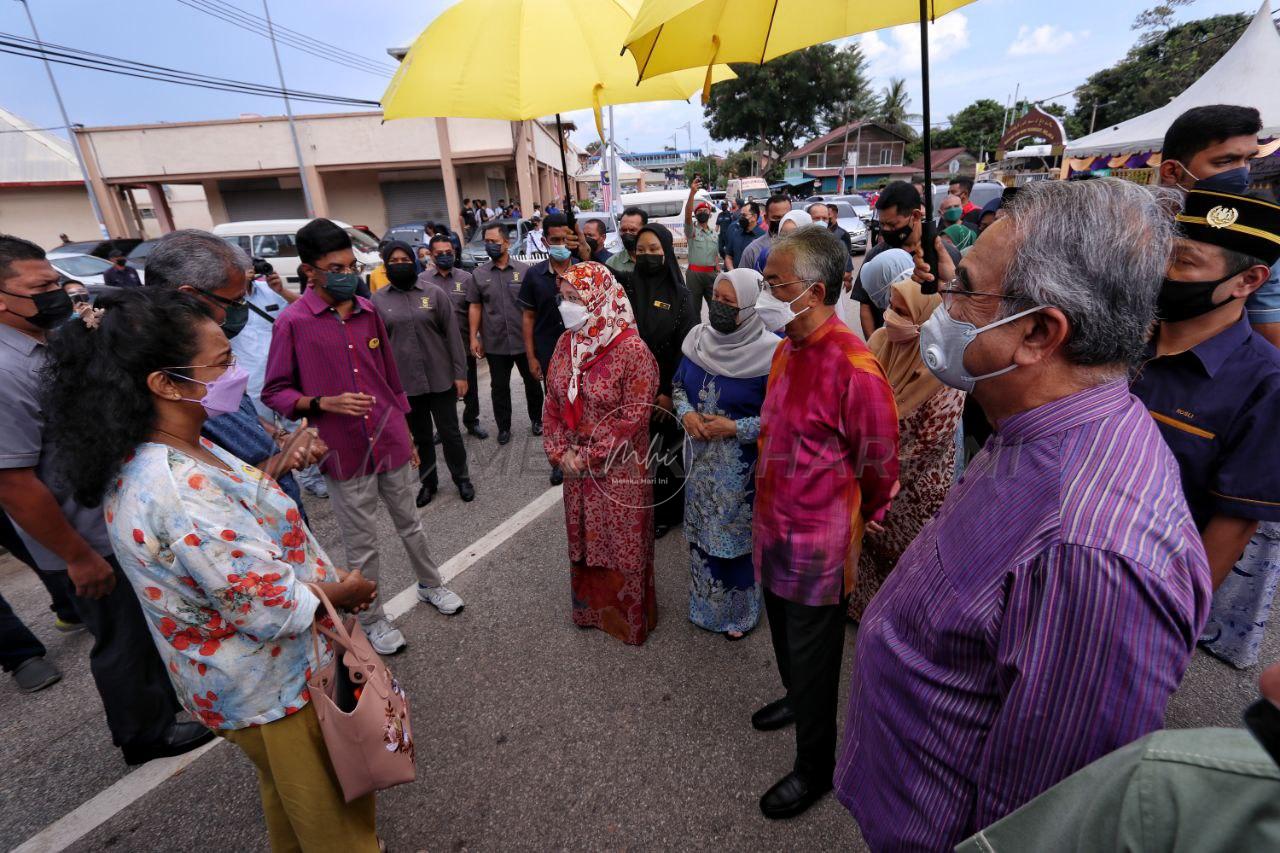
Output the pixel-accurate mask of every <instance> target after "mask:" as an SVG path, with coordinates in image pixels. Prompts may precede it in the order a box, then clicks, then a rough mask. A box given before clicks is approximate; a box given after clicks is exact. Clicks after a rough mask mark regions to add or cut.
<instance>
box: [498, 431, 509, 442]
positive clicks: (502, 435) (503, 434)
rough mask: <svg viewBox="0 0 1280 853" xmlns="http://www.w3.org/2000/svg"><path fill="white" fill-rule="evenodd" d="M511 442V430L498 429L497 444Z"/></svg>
mask: <svg viewBox="0 0 1280 853" xmlns="http://www.w3.org/2000/svg"><path fill="white" fill-rule="evenodd" d="M510 442H511V430H509V429H500V430H498V444H509V443H510Z"/></svg>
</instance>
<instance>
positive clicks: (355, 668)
mask: <svg viewBox="0 0 1280 853" xmlns="http://www.w3.org/2000/svg"><path fill="white" fill-rule="evenodd" d="M308 587H309V588H310V590H311V591H312V592H313V593H315V595H316V597H317V598H319V599H320V603H321V604H323V605H324V609H325V610H326V611H328V613H329V618H330V619H332V620H333V625H334V630H332V631H331V630H329V629H328V628H325V627H323V626H322V625H320V619H319V617H317V618H316V619H315V621H313V622H312V623H311V642H312V643H313V644H314V647H315V651H316V660H319V659H320V637H319V634H320V632H323V633H324V635H325V636H326V637H328V638H329V639H330V640H332V641H333V646H334V654H333V659H332V660H331V661H330V662H329V663H328V664H327V665H326V666H324V667H321V668H320V669H319V670H318V671H317V672H313V673H312V674H311V678H310V679H309V680H308V681H307V687H308V688H309V689H310V691H311V702H312V704H314V705H315V709H316V717H318V718H319V720H320V731H321V733H322V734H323V735H324V745H325V748H326V749H327V750H328V751H329V762H330V763H331V764H332V765H333V771H334V773H335V774H336V775H337V777H338V783H339V784H340V785H342V795H343V796H344V797H345V798H346V800H347V802H348V803H349V802H351V801H352V800H354V799H356V798H357V797H363V796H364V795H365V794H368V793H370V792H371V791H381V790H382V789H384V788H390V787H392V786H394V785H400V784H403V783H405V782H412V781H413V780H414V777H415V775H416V774H415V768H414V749H413V731H412V729H410V727H409V698H408V697H407V696H405V694H404V690H402V689H401V688H400V683H399V682H398V681H396V679H395V677H394V676H392V674H391V670H389V669H387V665H386V664H385V663H383V662H382V658H381V657H380V656H379V655H378V653H377V652H375V651H374V650H373V646H372V645H370V643H369V638H368V637H366V636H365V633H364V629H363V628H361V627H360V622H359V620H357V619H356V618H355V617H354V616H350V617H348V618H347V621H346V623H345V624H344V623H343V621H342V619H341V618H340V617H339V616H338V613H337V611H336V610H334V609H333V604H332V603H331V602H330V601H329V598H328V597H327V596H326V595H325V594H324V592H322V591H321V590H320V589H319V588H318V587H316V586H315V585H314V584H308ZM339 658H341V662H339Z"/></svg>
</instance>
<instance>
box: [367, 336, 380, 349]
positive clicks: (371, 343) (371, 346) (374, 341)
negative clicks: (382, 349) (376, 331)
mask: <svg viewBox="0 0 1280 853" xmlns="http://www.w3.org/2000/svg"><path fill="white" fill-rule="evenodd" d="M381 345H382V341H380V340H378V339H377V338H369V349H377V348H378V347H379V346H381Z"/></svg>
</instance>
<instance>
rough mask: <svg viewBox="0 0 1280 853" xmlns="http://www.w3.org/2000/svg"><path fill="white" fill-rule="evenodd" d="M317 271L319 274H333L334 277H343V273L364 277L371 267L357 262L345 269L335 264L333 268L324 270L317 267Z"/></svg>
mask: <svg viewBox="0 0 1280 853" xmlns="http://www.w3.org/2000/svg"><path fill="white" fill-rule="evenodd" d="M315 269H316V270H318V271H319V272H323V273H332V274H333V275H342V274H343V273H355V274H356V275H364V274H365V272H366V271H367V270H368V269H369V265H368V264H364V263H361V262H360V261H356V262H355V263H354V264H352V265H351V266H349V267H343V266H338V265H337V264H334V265H332V266H329V267H324V268H321V267H316V268H315Z"/></svg>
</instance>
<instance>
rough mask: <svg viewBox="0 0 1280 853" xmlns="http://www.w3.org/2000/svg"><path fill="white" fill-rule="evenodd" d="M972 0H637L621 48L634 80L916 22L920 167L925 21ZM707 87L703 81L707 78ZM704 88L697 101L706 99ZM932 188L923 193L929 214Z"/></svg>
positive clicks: (762, 58)
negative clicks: (628, 53)
mask: <svg viewBox="0 0 1280 853" xmlns="http://www.w3.org/2000/svg"><path fill="white" fill-rule="evenodd" d="M972 2H973V0H643V3H642V4H641V5H640V9H639V11H637V12H636V14H635V17H634V21H633V22H632V25H631V30H630V32H628V33H627V35H626V41H625V45H626V47H625V49H626V50H629V51H631V54H632V57H633V58H634V60H635V64H636V68H637V69H639V72H640V74H639V79H640V80H647V79H649V78H650V77H654V76H656V75H661V74H670V73H672V72H675V71H678V70H679V69H683V68H709V67H711V66H713V65H715V64H717V63H724V62H751V63H754V64H757V65H759V64H763V63H765V62H768V61H769V60H770V59H774V58H775V57H778V56H782V55H783V54H784V53H790V52H791V51H793V50H799V49H800V48H803V47H809V46H810V45H814V44H821V43H822V42H828V41H834V40H835V39H841V38H845V37H847V36H851V35H854V34H856V33H864V32H869V31H871V30H878V29H881V28H883V27H891V26H897V25H899V24H907V23H912V22H919V24H920V49H921V53H922V59H923V62H922V77H923V83H924V98H923V100H924V104H923V113H924V132H923V134H921V135H922V136H923V137H924V148H925V158H924V170H925V181H926V182H928V181H930V180H931V173H932V168H931V167H932V163H931V160H932V157H931V156H930V154H929V150H930V147H929V41H928V37H927V23H928V22H929V21H931V20H933V19H934V18H936V17H938V16H939V15H945V14H946V13H947V12H950V11H952V10H954V9H958V8H960V7H961V6H965V5H968V4H969V3H972ZM708 86H709V84H708ZM707 94H708V92H707V90H706V89H704V90H703V101H704V103H705V101H706V99H707ZM932 206H933V205H932V193H926V198H925V208H926V213H930V214H931V212H932V211H931V208H932Z"/></svg>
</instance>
